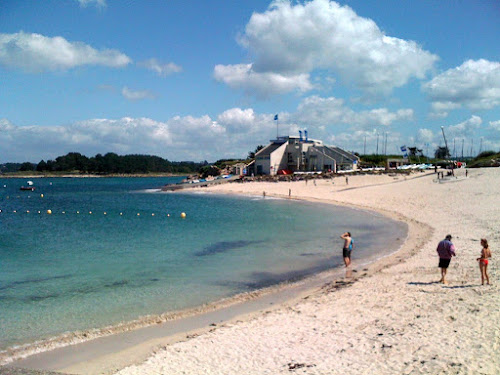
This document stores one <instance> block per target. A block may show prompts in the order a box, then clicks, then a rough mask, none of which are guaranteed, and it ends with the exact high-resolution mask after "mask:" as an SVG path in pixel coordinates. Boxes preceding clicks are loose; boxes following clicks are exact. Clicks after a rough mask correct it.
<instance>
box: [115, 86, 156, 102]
mask: <svg viewBox="0 0 500 375" xmlns="http://www.w3.org/2000/svg"><path fill="white" fill-rule="evenodd" d="M122 95H123V97H124V98H126V99H128V100H142V99H153V98H154V97H155V96H154V95H153V94H152V93H151V92H150V91H147V90H131V89H129V88H128V87H126V86H125V87H124V88H123V89H122Z"/></svg>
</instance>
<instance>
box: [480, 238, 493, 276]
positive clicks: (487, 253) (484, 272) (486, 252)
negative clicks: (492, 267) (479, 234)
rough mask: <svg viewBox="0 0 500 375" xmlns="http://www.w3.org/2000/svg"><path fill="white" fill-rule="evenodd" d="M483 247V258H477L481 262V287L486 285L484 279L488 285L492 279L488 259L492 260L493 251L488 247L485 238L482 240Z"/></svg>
mask: <svg viewBox="0 0 500 375" xmlns="http://www.w3.org/2000/svg"><path fill="white" fill-rule="evenodd" d="M481 246H482V247H483V249H482V250H481V257H480V258H477V261H478V262H479V270H480V271H481V285H484V279H486V283H487V284H488V285H489V284H490V277H489V275H488V258H491V250H490V248H489V246H488V241H486V239H485V238H481Z"/></svg>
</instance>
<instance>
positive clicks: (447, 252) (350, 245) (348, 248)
mask: <svg viewBox="0 0 500 375" xmlns="http://www.w3.org/2000/svg"><path fill="white" fill-rule="evenodd" d="M340 238H342V239H343V240H344V245H343V248H342V256H343V258H344V264H345V266H346V267H349V266H350V265H351V253H352V250H353V249H354V240H353V239H352V236H351V233H350V232H345V233H343V234H342V235H341V236H340ZM481 246H482V249H481V255H480V257H479V258H477V259H476V260H477V261H478V262H479V270H480V271H481V284H482V285H484V282H485V281H486V283H487V284H488V285H489V284H490V276H489V275H488V260H489V258H491V250H490V247H489V245H488V241H487V240H486V239H485V238H482V239H481ZM436 251H437V253H438V255H439V265H438V266H439V268H441V280H439V282H440V283H443V284H446V283H447V281H446V273H447V271H448V266H449V265H450V262H451V258H452V257H454V256H456V253H455V245H453V243H452V242H451V234H448V235H446V238H445V239H444V240H442V241H440V242H439V244H438V246H437V249H436Z"/></svg>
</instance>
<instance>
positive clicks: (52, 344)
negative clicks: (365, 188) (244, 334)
mask: <svg viewBox="0 0 500 375" xmlns="http://www.w3.org/2000/svg"><path fill="white" fill-rule="evenodd" d="M189 193H196V190H195V189H194V190H190V192H189ZM208 194H211V192H210V193H208ZM216 194H218V193H216ZM222 195H229V194H226V193H222ZM237 195H238V196H241V194H237ZM269 197H270V198H272V197H275V198H278V199H284V197H281V196H278V195H275V196H273V195H269ZM294 200H296V201H306V202H312V203H314V204H321V203H324V204H330V205H337V206H343V207H347V208H350V209H357V210H362V211H367V213H371V214H373V213H374V212H376V213H378V214H381V215H384V216H386V217H389V218H391V219H392V220H397V221H403V222H406V220H405V218H402V217H396V216H394V215H392V214H391V213H388V212H381V211H377V210H370V209H367V208H366V207H361V206H359V207H352V206H348V205H345V204H342V202H333V201H328V200H321V201H317V200H313V199H301V198H296V199H294ZM417 226H418V223H417ZM413 230H414V229H410V225H408V226H407V230H406V238H405V239H404V240H403V241H402V243H401V245H400V246H399V247H398V248H396V249H395V250H394V251H393V252H391V253H390V254H387V255H382V256H381V257H377V258H376V259H375V260H368V261H367V262H364V263H360V264H357V265H356V267H355V269H357V268H359V273H357V271H355V273H357V274H355V275H354V276H351V277H345V276H343V274H344V273H345V271H344V267H343V266H340V267H335V268H332V269H329V270H326V271H322V272H320V273H317V274H313V275H308V276H305V277H302V278H300V279H298V280H295V281H286V282H282V283H279V284H277V285H273V286H270V287H265V288H261V289H258V290H255V291H251V292H246V293H241V294H238V295H235V296H233V297H228V298H224V299H222V300H218V301H214V302H212V303H208V304H204V305H202V306H198V307H194V308H191V309H186V310H181V311H174V312H168V313H164V314H160V315H154V316H144V317H141V318H139V319H136V320H134V321H131V322H125V323H123V324H118V325H114V326H109V327H104V328H102V329H92V330H88V331H81V332H80V331H79V332H70V333H68V334H63V335H61V336H56V337H54V338H51V339H47V340H41V341H39V342H37V343H35V344H37V345H33V344H28V345H25V346H19V347H17V348H16V349H15V350H10V351H8V352H7V353H9V356H15V357H16V359H15V360H13V361H10V360H9V362H5V363H4V365H8V366H15V367H17V366H19V367H23V366H26V367H27V368H32V369H47V370H61V368H59V367H54V368H52V367H51V365H50V364H49V365H48V366H42V367H41V368H40V367H37V366H36V364H37V363H40V362H44V360H43V358H42V357H44V356H46V354H47V353H50V352H52V351H60V350H62V351H65V349H67V348H70V347H75V346H78V345H81V344H89V345H92V342H93V341H96V340H100V339H106V338H109V337H111V336H120V335H123V334H127V333H128V332H133V331H139V330H141V329H149V328H152V327H155V326H159V325H163V324H168V323H170V322H178V321H180V320H184V319H191V318H194V319H195V320H196V319H197V318H201V317H202V316H203V315H207V314H210V313H216V315H217V312H218V311H220V312H221V315H228V313H227V312H225V311H224V310H226V309H229V310H230V309H232V308H233V307H235V306H236V310H240V313H238V315H237V316H235V317H233V318H231V319H229V320H224V324H228V323H230V322H231V321H233V320H235V319H242V318H243V316H247V318H248V317H249V316H250V317H253V316H255V315H256V314H260V313H262V311H261V310H262V308H263V307H265V309H266V310H269V309H276V308H279V307H281V306H282V305H284V304H288V303H294V302H296V301H298V300H300V299H301V298H303V297H305V296H308V295H311V294H314V293H316V292H318V291H320V290H322V289H324V288H328V287H332V288H339V287H345V286H347V285H350V284H351V283H354V282H356V281H357V280H358V279H359V278H361V277H365V276H366V275H370V274H372V273H373V272H377V270H379V269H381V268H384V267H387V266H388V265H390V264H391V263H392V262H397V261H398V260H399V259H400V258H399V256H398V254H399V253H400V252H401V251H403V250H402V249H404V248H405V247H407V246H408V240H409V239H410V237H411V233H412V231H413ZM394 257H396V258H397V259H394ZM362 269H364V270H362ZM332 278H333V281H331V280H332ZM340 280H348V281H347V282H344V281H341V282H340V284H337V283H339V281H340ZM330 284H331V285H330ZM268 303H269V306H268V305H267V304H268ZM245 304H250V305H252V304H253V305H256V306H257V308H256V307H245V306H244V305H245ZM271 306H272V307H271ZM229 315H231V313H229ZM221 321H222V320H221ZM212 329H213V326H207V327H204V328H196V329H195V330H194V331H195V333H193V332H192V331H193V330H192V329H190V330H188V331H186V332H180V333H177V334H175V335H173V336H170V335H169V336H163V337H161V339H160V340H163V341H168V342H169V343H174V342H180V341H183V340H184V339H185V337H186V336H187V337H190V336H193V334H195V335H198V334H201V333H202V332H208V331H209V330H212ZM143 340H144V341H145V343H144V344H139V345H137V346H134V350H137V351H138V352H140V353H143V354H142V356H141V357H140V359H141V360H143V359H145V358H146V357H147V354H149V353H150V352H151V351H153V350H154V349H155V346H156V345H158V344H157V343H156V339H155V344H154V345H151V343H148V342H149V341H150V340H148V339H145V338H143ZM96 345H99V344H96ZM128 350H129V349H127V351H128ZM16 351H17V352H18V353H16ZM110 356H111V357H113V356H115V357H116V356H118V357H119V356H121V354H119V353H114V354H108V355H106V360H105V361H104V362H109V361H111V360H110ZM37 357H38V358H37ZM128 357H129V356H128ZM135 357H136V356H134V358H135ZM129 358H130V357H129ZM0 359H1V358H0ZM136 360H137V358H136ZM4 361H5V360H4ZM50 361H53V359H51V360H50ZM96 361H97V362H100V364H99V365H94V368H95V372H88V371H87V370H85V368H88V367H89V362H88V361H87V362H84V364H82V365H77V366H76V367H75V366H70V367H69V368H65V369H62V370H63V371H69V372H71V373H74V372H76V373H102V371H103V367H105V368H109V367H110V365H109V364H108V363H104V362H102V361H99V360H98V359H94V360H92V361H91V362H96ZM116 361H118V362H121V359H118V360H113V361H111V362H112V363H113V365H111V367H113V368H114V369H116V368H120V367H124V366H125V365H130V364H132V362H127V363H121V365H119V366H117V365H116ZM105 373H112V372H109V371H108V372H105Z"/></svg>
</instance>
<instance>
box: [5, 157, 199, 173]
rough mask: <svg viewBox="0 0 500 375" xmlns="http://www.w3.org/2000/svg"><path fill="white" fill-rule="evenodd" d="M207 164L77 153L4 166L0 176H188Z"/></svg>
mask: <svg viewBox="0 0 500 375" xmlns="http://www.w3.org/2000/svg"><path fill="white" fill-rule="evenodd" d="M207 164H208V162H206V161H204V162H191V161H181V162H171V161H169V160H167V159H163V158H161V157H159V156H151V155H135V154H134V155H117V154H115V153H112V152H109V153H107V154H105V155H101V154H97V155H95V156H93V157H90V158H89V157H87V156H85V155H82V154H80V153H78V152H70V153H68V154H66V155H64V156H59V157H57V158H56V159H55V160H47V161H45V160H41V161H40V162H39V163H38V164H33V163H5V164H1V165H0V172H2V173H15V172H42V173H46V172H65V173H80V174H103V175H106V174H147V173H172V174H191V173H197V172H198V171H199V169H200V168H201V167H202V166H204V165H207Z"/></svg>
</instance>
